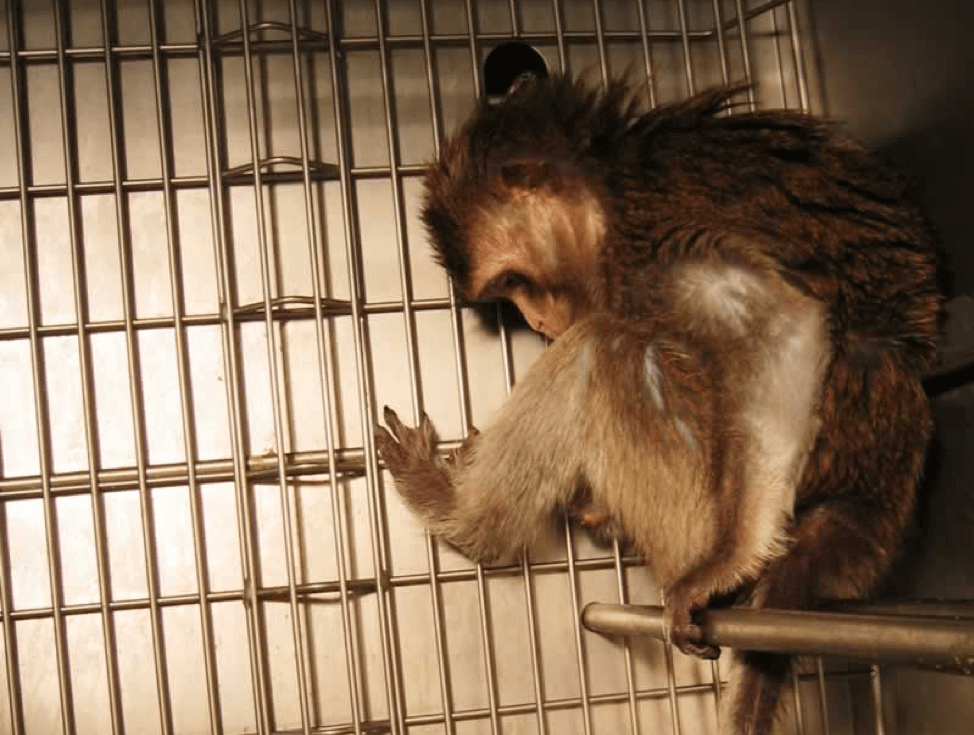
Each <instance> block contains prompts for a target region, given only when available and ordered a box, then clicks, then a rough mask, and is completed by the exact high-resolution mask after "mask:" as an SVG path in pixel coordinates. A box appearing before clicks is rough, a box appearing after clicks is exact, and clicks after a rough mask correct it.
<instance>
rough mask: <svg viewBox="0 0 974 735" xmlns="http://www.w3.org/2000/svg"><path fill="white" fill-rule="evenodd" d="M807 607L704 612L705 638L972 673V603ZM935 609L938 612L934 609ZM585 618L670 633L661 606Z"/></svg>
mask: <svg viewBox="0 0 974 735" xmlns="http://www.w3.org/2000/svg"><path fill="white" fill-rule="evenodd" d="M849 609H850V611H849V612H842V613H837V612H807V611H792V610H755V609H750V608H728V609H726V610H706V611H703V612H702V613H701V615H700V626H701V628H702V629H703V633H704V639H705V640H706V641H707V642H709V643H713V644H715V645H718V646H728V647H730V648H746V649H749V650H755V651H770V652H774V653H792V654H796V655H823V656H841V657H844V658H850V659H855V660H857V661H869V662H875V661H896V662H901V663H902V662H905V663H915V664H919V665H923V666H929V667H935V668H938V669H941V670H944V671H952V672H955V673H959V674H974V607H968V608H967V610H966V617H963V616H961V617H958V616H954V615H950V616H948V615H938V614H930V613H928V614H924V612H923V611H918V612H916V613H915V614H912V615H910V614H906V613H904V612H899V613H898V614H889V613H887V614H885V615H881V614H870V613H869V612H868V610H869V607H868V606H864V610H865V611H855V612H853V611H852V610H854V609H855V608H852V607H850V608H849ZM931 612H933V611H931ZM582 622H584V623H585V626H586V627H587V628H588V629H589V630H594V631H598V632H600V633H610V634H621V635H633V634H636V635H652V636H654V637H656V638H659V639H660V640H665V639H666V630H665V626H664V616H663V608H662V607H657V606H647V605H606V604H599V603H592V604H590V605H589V606H588V607H586V608H585V611H584V613H583V614H582Z"/></svg>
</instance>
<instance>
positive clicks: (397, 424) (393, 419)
mask: <svg viewBox="0 0 974 735" xmlns="http://www.w3.org/2000/svg"><path fill="white" fill-rule="evenodd" d="M382 417H383V418H384V419H385V421H386V424H387V425H388V426H389V428H390V429H392V433H393V434H394V435H395V436H396V438H397V439H400V438H401V437H402V432H403V424H402V421H400V420H399V416H398V415H397V414H396V412H395V411H393V410H392V409H391V408H389V407H388V406H383V408H382Z"/></svg>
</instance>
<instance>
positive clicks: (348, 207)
mask: <svg viewBox="0 0 974 735" xmlns="http://www.w3.org/2000/svg"><path fill="white" fill-rule="evenodd" d="M325 9H326V11H327V15H328V53H329V56H330V61H331V84H332V92H333V105H334V115H335V143H336V146H337V150H338V163H339V179H340V182H341V194H342V211H343V215H344V220H343V222H344V228H345V257H346V259H347V261H348V287H349V294H350V300H351V306H352V337H353V340H354V346H355V349H354V354H355V369H356V376H357V378H358V389H359V390H358V395H359V413H360V416H361V420H362V449H363V452H364V454H365V478H366V483H367V485H368V489H369V492H368V495H367V497H368V504H369V533H370V535H371V541H372V562H373V565H374V566H375V576H376V582H377V585H378V591H377V595H376V603H377V606H378V612H379V620H380V625H379V634H380V636H381V638H382V667H383V673H384V674H385V682H386V702H387V706H388V708H389V721H390V727H391V729H392V732H393V733H404V732H405V730H406V724H405V720H404V704H403V702H402V688H401V686H400V682H401V678H402V675H401V672H400V671H399V662H398V659H397V658H396V656H395V653H394V652H393V650H392V642H391V635H392V634H391V621H390V612H389V609H388V600H387V596H388V595H389V584H388V573H387V571H386V570H387V569H388V564H387V561H386V559H387V558H388V557H387V553H386V548H385V541H384V537H383V534H382V531H381V525H382V519H381V518H380V503H379V467H378V461H377V458H376V452H375V435H374V430H373V417H374V416H375V407H374V406H373V403H372V398H373V397H372V395H371V393H370V391H369V387H368V362H369V360H368V355H367V354H366V350H365V345H364V342H365V337H364V330H365V325H364V322H365V314H364V313H363V309H362V294H361V282H362V276H361V273H360V270H361V266H360V263H359V259H358V257H357V254H356V251H357V248H358V247H359V241H360V237H359V231H358V225H357V223H356V219H355V217H356V207H355V201H354V195H353V192H352V186H353V182H352V167H351V161H350V160H349V156H350V152H349V147H350V138H351V134H350V133H349V119H348V110H347V107H346V102H345V85H344V78H343V74H341V73H339V62H340V59H341V58H342V55H341V53H340V51H339V48H338V45H339V37H338V32H337V31H336V16H337V12H336V6H335V0H329V2H327V3H326V4H325Z"/></svg>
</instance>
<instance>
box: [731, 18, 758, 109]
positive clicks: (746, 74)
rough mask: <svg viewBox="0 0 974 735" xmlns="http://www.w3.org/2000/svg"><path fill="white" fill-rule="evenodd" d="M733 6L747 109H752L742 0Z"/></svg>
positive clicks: (751, 82)
mask: <svg viewBox="0 0 974 735" xmlns="http://www.w3.org/2000/svg"><path fill="white" fill-rule="evenodd" d="M734 7H735V8H736V9H737V30H738V32H739V33H740V36H741V60H742V61H743V63H744V82H745V83H746V84H747V102H748V107H749V109H751V110H753V109H754V90H753V89H751V85H752V84H753V83H754V82H753V78H752V76H751V52H750V51H748V41H747V20H746V19H745V17H744V3H743V2H742V0H734Z"/></svg>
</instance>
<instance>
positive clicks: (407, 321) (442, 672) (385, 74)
mask: <svg viewBox="0 0 974 735" xmlns="http://www.w3.org/2000/svg"><path fill="white" fill-rule="evenodd" d="M373 7H374V8H375V16H376V31H377V33H378V37H379V67H380V72H381V80H382V101H383V105H384V110H385V126H386V144H387V146H388V150H389V180H390V183H391V186H392V204H393V211H394V212H395V215H396V216H395V233H396V247H397V250H398V256H399V283H400V287H401V289H402V298H403V322H404V326H405V328H406V352H407V355H408V358H409V361H408V370H409V385H410V391H411V397H412V404H413V417H414V418H415V419H417V420H418V419H419V412H420V410H421V409H422V402H423V401H422V396H421V395H420V391H419V380H418V375H419V350H418V348H417V346H416V317H415V314H414V313H413V305H412V301H413V286H412V280H411V279H410V277H409V269H408V264H409V250H408V248H407V243H406V235H405V232H406V226H405V222H404V220H405V207H404V204H403V194H402V182H401V180H400V178H399V165H400V163H401V161H400V155H399V144H398V141H397V140H396V131H397V130H398V122H397V120H396V117H395V114H394V100H393V98H392V87H391V84H390V81H389V65H390V60H389V52H388V48H387V44H388V39H387V36H386V29H385V23H384V19H383V13H382V5H381V3H380V2H379V0H375V2H374V5H373ZM421 13H422V14H423V16H424V17H423V20H424V28H423V32H424V33H425V36H424V44H425V46H424V52H425V53H426V54H427V56H426V64H427V69H430V68H431V67H430V60H429V32H428V28H427V27H426V26H425V22H427V21H428V19H427V18H426V17H425V16H426V12H425V8H422V7H421ZM431 74H432V72H431V71H430V75H431ZM430 100H431V102H432V89H431V90H430ZM424 535H425V540H426V562H427V568H428V569H429V574H430V604H431V606H432V612H433V626H434V629H433V637H434V644H435V646H436V654H437V667H438V669H439V679H440V696H441V698H442V704H443V718H444V724H445V726H446V729H447V732H448V733H452V732H454V723H453V712H452V708H453V707H452V701H451V700H452V698H451V696H450V693H449V682H448V681H447V678H446V677H447V671H448V667H447V662H446V653H445V651H446V645H445V642H444V635H443V628H442V624H441V620H440V605H441V602H440V589H439V582H438V580H437V569H438V565H437V557H436V550H435V548H434V541H433V537H432V536H431V535H430V533H429V531H427V532H426V533H425V534H424Z"/></svg>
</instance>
